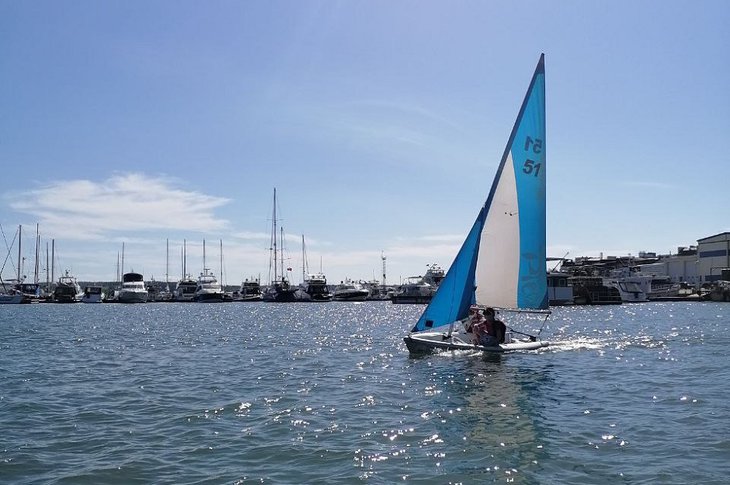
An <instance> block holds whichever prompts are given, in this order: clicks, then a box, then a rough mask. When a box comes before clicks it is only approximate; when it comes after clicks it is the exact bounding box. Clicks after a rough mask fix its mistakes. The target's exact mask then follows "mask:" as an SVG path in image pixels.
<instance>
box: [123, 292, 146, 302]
mask: <svg viewBox="0 0 730 485" xmlns="http://www.w3.org/2000/svg"><path fill="white" fill-rule="evenodd" d="M117 301H118V302H119V303H147V292H146V291H145V292H137V291H124V290H122V291H120V292H119V296H118V297H117Z"/></svg>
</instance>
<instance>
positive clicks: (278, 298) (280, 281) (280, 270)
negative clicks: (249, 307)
mask: <svg viewBox="0 0 730 485" xmlns="http://www.w3.org/2000/svg"><path fill="white" fill-rule="evenodd" d="M276 223H277V219H276V187H274V215H273V218H272V225H271V247H270V249H269V250H270V251H271V260H270V262H269V286H267V287H266V288H265V289H264V291H263V293H262V295H261V297H262V299H263V300H264V301H269V302H277V303H282V302H283V303H287V302H294V301H296V300H297V297H296V292H297V288H296V287H293V286H291V284H289V279H288V278H287V277H286V275H285V273H284V228H281V235H280V236H278V235H277V232H276ZM277 236H278V237H279V239H278V242H279V245H280V247H281V251H279V252H278V253H277ZM277 254H280V255H281V261H280V262H279V261H278V260H277V258H278V256H277ZM279 263H281V266H279ZM272 267H273V269H274V277H273V278H272V277H271V268H272Z"/></svg>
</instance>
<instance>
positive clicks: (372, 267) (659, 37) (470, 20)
mask: <svg viewBox="0 0 730 485" xmlns="http://www.w3.org/2000/svg"><path fill="white" fill-rule="evenodd" d="M728 25H730V3H728V2H726V1H698V2H690V1H682V2H678V1H641V2H635V1H612V2H595V1H556V2H538V1H535V2H532V1H516V2H514V1H509V2H508V1H504V2H494V1H481V2H471V1H458V2H433V1H398V2H393V1H343V2H335V1H328V2H319V1H294V0H290V1H246V2H239V1H210V2H197V1H175V2H172V1H151V2H150V1H132V2H129V1H118V2H112V1H105V2H98V1H73V2H53V1H35V2H18V1H7V0H0V73H2V75H0V112H1V113H2V116H0V161H1V166H2V172H3V173H2V177H1V178H0V224H2V228H3V231H4V234H5V237H6V238H7V242H8V244H9V243H10V240H11V239H12V237H13V233H14V231H15V229H16V227H17V225H18V224H23V226H24V233H25V234H26V235H28V236H29V237H27V238H24V247H25V248H26V249H27V251H24V253H25V256H26V257H27V258H28V259H29V260H32V259H33V237H34V232H35V224H36V223H38V224H40V231H41V236H42V238H43V241H44V242H43V245H42V247H43V252H45V241H47V240H50V239H51V238H54V239H55V241H56V248H57V266H56V272H57V273H58V272H59V271H61V270H62V269H70V270H71V271H72V272H73V273H75V274H76V275H77V276H78V277H79V278H80V279H82V280H93V279H107V280H108V279H113V278H114V277H115V274H116V262H117V254H118V253H119V252H120V251H121V246H122V242H125V269H131V268H133V269H135V270H136V271H141V272H144V274H145V276H146V277H148V278H150V277H154V278H155V279H157V280H161V279H164V278H165V266H166V258H165V254H166V251H165V249H166V246H165V241H166V240H167V239H169V240H170V253H171V256H170V271H169V272H170V279H171V280H176V279H178V278H179V276H180V273H181V269H180V247H181V244H182V241H183V239H186V240H187V241H188V269H189V272H192V273H193V274H197V273H198V272H199V271H200V269H201V268H202V262H201V253H202V240H203V239H205V240H206V241H207V243H206V246H207V257H208V266H211V267H212V268H213V269H214V270H215V271H216V272H218V271H220V270H219V264H218V261H219V250H218V246H219V240H223V247H224V251H223V256H224V258H223V259H224V279H225V280H226V283H228V284H237V283H240V281H241V280H242V279H244V278H247V277H250V276H257V275H259V274H260V275H261V276H262V279H263V280H264V281H266V280H267V277H268V267H269V263H268V254H269V252H268V250H267V248H268V247H269V237H270V236H269V234H270V227H271V212H272V195H273V189H274V187H276V188H277V191H278V198H279V215H280V217H281V218H282V221H281V225H282V226H283V227H284V230H285V233H286V235H287V242H286V246H287V254H288V257H289V260H288V265H289V266H291V267H292V268H293V269H294V271H293V275H292V277H293V280H294V281H295V282H298V281H299V280H300V279H301V276H300V275H301V265H302V263H301V261H302V257H301V237H302V234H304V236H305V239H306V243H307V253H308V259H309V266H310V269H312V270H318V269H319V268H320V264H321V266H322V269H323V270H324V272H325V273H326V274H327V275H328V278H329V280H330V282H336V281H339V280H342V279H344V278H346V277H350V278H354V279H372V278H374V277H379V275H380V273H381V260H380V256H381V252H383V253H384V254H385V255H386V256H387V258H388V259H387V267H388V280H389V281H390V282H398V281H399V280H400V279H401V278H405V277H408V276H412V275H417V274H423V272H424V271H425V269H426V265H427V264H429V263H439V264H441V265H442V266H444V267H448V265H449V264H450V263H451V261H452V259H453V257H454V255H455V254H456V252H457V250H458V247H459V245H460V244H461V242H462V240H463V238H464V237H465V234H466V232H467V231H468V230H469V228H470V227H471V224H472V222H473V219H474V217H475V216H476V214H477V212H478V209H479V207H480V205H481V204H482V203H483V201H484V199H485V198H486V194H487V191H488V189H489V186H490V184H491V181H492V178H493V176H494V172H495V170H496V167H497V164H498V163H499V159H500V157H501V155H502V151H503V150H504V145H505V143H506V142H507V138H508V136H509V132H510V130H511V128H512V124H513V123H514V120H515V117H516V115H517V111H518V109H519V106H520V103H521V101H522V97H523V96H524V93H525V90H526V89H527V85H528V83H529V80H530V76H531V75H532V72H533V70H534V67H535V64H536V62H537V60H538V57H539V55H540V53H541V52H544V53H545V56H546V83H547V88H546V98H547V142H546V146H547V157H548V160H547V164H548V165H547V170H548V221H547V222H548V224H547V227H548V254H549V255H551V256H563V255H564V254H566V253H569V254H568V257H576V256H586V255H598V254H600V253H601V252H603V253H604V254H613V255H623V254H629V253H631V254H637V253H638V252H639V251H642V250H646V251H657V252H662V253H667V252H670V251H676V247H677V246H685V245H689V244H694V243H695V241H696V239H698V238H702V237H706V236H709V235H712V234H716V233H719V232H723V231H728V230H730V219H729V218H728V216H727V208H728V207H730V192H729V191H728V190H727V184H728V180H730V168H728V167H729V165H730V164H729V163H728V162H730V160H728V155H727V148H726V145H727V138H728V133H730V94H729V90H728V89H727V80H728V78H729V77H730V76H729V75H730V55H728V48H730V29H728V28H727V26H728ZM0 244H2V246H1V247H3V248H5V247H6V246H5V243H0ZM2 252H3V253H5V250H3V251H2ZM12 259H13V261H10V260H8V261H7V262H6V265H5V269H4V271H3V277H10V276H11V275H13V274H14V272H15V269H14V266H13V264H15V263H16V262H15V261H14V260H15V259H17V258H16V256H15V255H13V256H12ZM31 264H32V263H26V266H25V270H24V273H26V274H30V272H31V271H32V270H31ZM43 264H45V259H43ZM41 279H42V280H44V279H45V276H44V275H43V276H41Z"/></svg>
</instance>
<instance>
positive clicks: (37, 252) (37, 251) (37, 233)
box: [33, 222, 41, 285]
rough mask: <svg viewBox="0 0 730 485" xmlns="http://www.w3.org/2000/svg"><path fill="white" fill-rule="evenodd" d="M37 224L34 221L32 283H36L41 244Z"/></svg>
mask: <svg viewBox="0 0 730 485" xmlns="http://www.w3.org/2000/svg"><path fill="white" fill-rule="evenodd" d="M38 229H39V224H38V223H37V222H36V225H35V268H34V270H33V283H34V284H36V285H37V284H38V268H39V264H38V263H39V261H38V260H39V259H40V244H41V234H40V232H39V231H38Z"/></svg>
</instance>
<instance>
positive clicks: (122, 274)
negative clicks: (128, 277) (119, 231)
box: [119, 241, 124, 281]
mask: <svg viewBox="0 0 730 485" xmlns="http://www.w3.org/2000/svg"><path fill="white" fill-rule="evenodd" d="M119 274H120V275H121V276H122V278H124V241H122V270H121V271H120V273H119ZM120 281H121V280H120Z"/></svg>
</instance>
